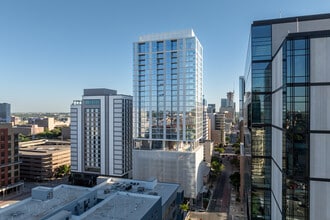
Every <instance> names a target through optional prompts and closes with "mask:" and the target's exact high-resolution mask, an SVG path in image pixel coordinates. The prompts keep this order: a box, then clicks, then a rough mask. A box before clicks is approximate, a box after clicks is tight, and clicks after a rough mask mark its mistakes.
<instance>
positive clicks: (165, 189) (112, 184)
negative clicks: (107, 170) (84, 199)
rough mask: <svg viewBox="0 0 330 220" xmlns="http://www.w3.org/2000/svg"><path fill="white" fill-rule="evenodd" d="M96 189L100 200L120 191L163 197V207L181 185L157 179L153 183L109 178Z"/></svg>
mask: <svg viewBox="0 0 330 220" xmlns="http://www.w3.org/2000/svg"><path fill="white" fill-rule="evenodd" d="M104 178H107V177H104ZM96 188H98V192H97V197H98V198H106V197H108V195H107V194H115V193H117V192H118V191H125V192H129V193H137V194H144V195H152V196H155V195H156V196H160V197H162V205H163V204H164V203H165V202H166V201H167V200H168V199H169V197H170V196H171V195H172V194H173V192H176V190H177V189H178V188H179V184H175V183H158V182H157V179H154V180H151V181H139V180H131V179H120V178H109V179H106V180H105V181H104V182H103V183H101V184H99V185H98V186H96Z"/></svg>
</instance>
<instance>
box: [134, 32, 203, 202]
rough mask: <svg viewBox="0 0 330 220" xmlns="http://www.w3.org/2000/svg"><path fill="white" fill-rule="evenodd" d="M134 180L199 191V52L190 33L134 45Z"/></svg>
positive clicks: (147, 39)
mask: <svg viewBox="0 0 330 220" xmlns="http://www.w3.org/2000/svg"><path fill="white" fill-rule="evenodd" d="M133 46H134V51H133V52H134V56H133V57H134V67H133V68H134V72H133V118H134V120H133V135H134V140H135V147H134V150H133V178H134V179H149V178H151V177H156V178H157V179H158V180H159V181H162V182H175V183H179V184H181V186H182V187H183V189H184V193H185V197H190V198H194V197H196V196H197V193H198V192H199V191H200V190H201V188H202V186H203V174H202V173H201V170H202V169H201V164H202V161H203V145H202V144H200V140H201V139H202V138H203V96H202V91H203V81H202V80H203V48H202V46H201V44H200V42H199V40H198V39H197V37H196V36H195V34H194V32H193V30H184V31H178V32H170V33H161V34H150V35H145V36H141V37H140V38H139V41H138V42H135V43H134V45H133Z"/></svg>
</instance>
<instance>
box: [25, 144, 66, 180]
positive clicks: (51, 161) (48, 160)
mask: <svg viewBox="0 0 330 220" xmlns="http://www.w3.org/2000/svg"><path fill="white" fill-rule="evenodd" d="M31 142H32V143H31V144H29V142H23V143H22V144H21V145H20V148H19V155H20V160H21V162H22V163H21V166H20V171H21V179H23V180H37V181H44V180H50V179H52V178H54V177H55V175H56V171H57V169H58V168H59V167H61V166H63V165H66V166H68V167H69V166H70V164H71V156H70V152H71V149H70V144H68V143H64V144H63V145H62V144H60V143H53V144H52V143H51V141H48V140H44V142H41V141H40V142H39V141H37V142H35V144H34V143H33V142H34V141H31Z"/></svg>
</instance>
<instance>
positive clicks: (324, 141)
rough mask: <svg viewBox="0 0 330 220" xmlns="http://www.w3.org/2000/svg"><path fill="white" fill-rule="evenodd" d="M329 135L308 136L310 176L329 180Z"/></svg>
mask: <svg viewBox="0 0 330 220" xmlns="http://www.w3.org/2000/svg"><path fill="white" fill-rule="evenodd" d="M329 158H330V134H311V135H310V161H311V162H310V176H311V177H315V178H328V179H329V178H330V160H329Z"/></svg>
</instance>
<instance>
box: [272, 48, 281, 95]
mask: <svg viewBox="0 0 330 220" xmlns="http://www.w3.org/2000/svg"><path fill="white" fill-rule="evenodd" d="M282 53H283V51H282V48H281V49H280V50H279V52H278V53H277V54H276V57H275V58H274V60H273V62H272V90H273V91H274V90H276V89H278V88H280V87H281V86H282V84H283V74H282V73H283V61H282V59H283V54H282Z"/></svg>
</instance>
